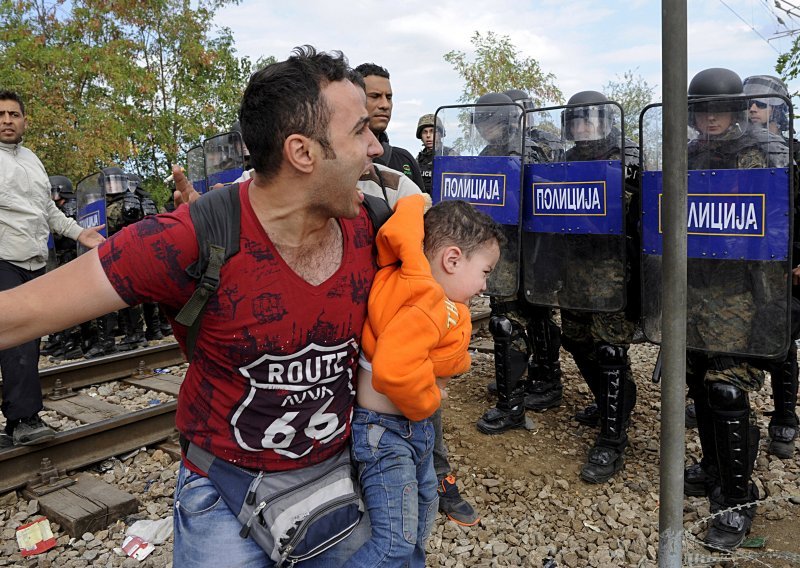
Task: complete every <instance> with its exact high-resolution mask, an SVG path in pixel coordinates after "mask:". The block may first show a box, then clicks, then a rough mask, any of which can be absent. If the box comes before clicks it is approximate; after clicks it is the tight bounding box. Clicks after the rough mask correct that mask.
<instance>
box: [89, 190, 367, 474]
mask: <svg viewBox="0 0 800 568" xmlns="http://www.w3.org/2000/svg"><path fill="white" fill-rule="evenodd" d="M249 184H250V182H249V181H247V182H244V183H242V184H241V189H240V196H241V202H242V215H241V237H240V252H239V254H236V255H234V256H233V257H231V258H230V259H229V260H228V262H227V263H225V265H224V266H223V268H222V271H221V277H220V286H219V290H218V291H217V294H216V296H215V297H213V298H211V299H210V300H209V302H208V304H207V306H206V310H205V312H204V315H203V321H202V325H201V331H200V334H199V335H198V338H197V344H196V347H195V352H194V360H193V362H192V364H191V365H190V367H189V370H188V372H187V374H186V378H185V379H184V381H183V385H182V386H181V390H180V394H179V396H178V411H177V419H176V421H177V426H178V430H180V432H181V433H182V434H183V435H184V436H185V437H186V438H188V439H189V440H190V441H192V442H193V443H195V444H197V445H198V446H201V447H203V448H205V449H206V450H208V451H210V452H211V453H212V454H214V455H215V456H217V457H220V458H222V459H225V460H227V461H229V462H232V463H236V464H238V465H241V466H244V467H248V468H253V469H262V470H267V471H279V470H288V469H296V468H299V467H303V466H305V465H309V464H313V463H318V462H320V461H323V460H325V459H327V458H328V457H331V456H332V455H334V454H335V453H337V452H338V451H340V450H341V449H342V448H343V447H344V444H345V442H346V441H347V438H348V437H349V435H350V418H351V414H352V406H353V399H354V394H355V390H354V385H355V383H354V373H355V370H356V365H357V361H358V347H359V343H360V340H361V330H362V327H363V325H364V319H365V317H366V310H367V298H368V296H369V290H370V286H371V285H372V278H373V276H374V275H375V264H374V258H373V248H372V243H373V229H372V225H371V223H370V220H369V217H368V215H367V213H366V211H365V210H364V209H363V208H362V211H361V215H360V216H359V217H358V218H356V219H342V220H340V226H341V228H342V234H343V239H344V252H343V256H342V264H341V266H340V267H339V269H338V270H337V271H336V273H334V274H333V276H331V277H330V278H329V279H328V280H327V281H325V282H323V283H322V284H320V285H319V286H312V285H310V284H309V283H308V282H306V281H305V280H303V279H302V278H300V277H299V276H298V275H297V274H295V273H294V272H293V271H292V270H291V269H290V268H289V267H288V266H287V265H286V264H285V263H284V261H283V259H282V258H281V257H280V255H279V254H278V252H277V251H276V249H275V247H274V246H273V245H272V243H271V242H270V240H269V237H268V236H267V234H266V232H265V231H264V228H263V227H262V226H261V224H260V223H259V221H258V219H257V218H256V215H255V213H254V211H253V208H252V206H251V204H250V200H249V198H248V189H249ZM99 253H100V260H101V262H102V265H103V269H104V270H105V272H106V275H107V276H108V279H109V280H110V282H111V284H112V285H113V286H114V289H115V290H116V291H117V293H118V294H119V295H120V296H121V297H122V299H123V300H125V301H126V302H128V303H129V304H136V303H140V302H159V303H161V304H162V305H163V306H165V308H166V313H167V315H168V316H174V315H176V314H177V312H178V311H179V310H180V308H181V307H182V306H183V305H184V304H185V303H186V301H187V300H188V299H189V297H190V296H191V294H192V292H193V291H194V289H195V285H196V282H195V281H194V280H193V279H191V278H190V277H189V276H188V275H187V274H186V271H185V270H186V267H187V266H189V265H190V264H192V263H193V262H194V261H195V260H196V259H197V256H198V249H197V240H196V237H195V233H194V227H193V225H192V220H191V217H190V215H189V208H188V207H183V206H182V207H179V208H178V209H177V210H176V211H175V212H174V213H171V214H164V215H158V216H155V217H147V218H145V219H143V220H142V221H139V222H138V223H136V224H134V225H132V226H130V227H127V228H125V229H124V230H122V231H120V232H119V233H117V234H116V235H114V236H113V237H112V238H110V239H109V240H108V241H106V242H105V243H103V244H102V245H101V246H100V247H99ZM173 327H174V330H175V337H176V338H177V340H178V342H179V344H180V345H181V347H182V348H184V347H185V340H186V328H185V327H183V326H181V325H179V324H176V323H175V322H174V321H173Z"/></svg>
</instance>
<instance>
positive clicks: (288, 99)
mask: <svg viewBox="0 0 800 568" xmlns="http://www.w3.org/2000/svg"><path fill="white" fill-rule="evenodd" d="M345 80H349V81H354V73H353V70H352V69H350V67H349V66H348V64H347V59H346V58H345V56H344V55H343V54H342V52H340V51H334V52H331V53H324V52H319V53H318V52H317V50H316V49H314V48H313V47H312V46H310V45H304V46H302V47H296V48H294V50H292V55H291V56H290V57H289V58H288V59H287V60H286V61H281V62H279V63H273V64H271V65H267V66H266V67H264V68H263V69H260V70H259V71H256V72H255V73H253V75H252V76H251V77H250V82H249V83H248V84H247V88H246V89H245V91H244V96H243V97H242V106H241V108H240V109H239V122H240V123H241V127H242V138H243V139H244V143H245V145H246V146H247V149H248V150H249V151H250V164H251V165H252V167H253V168H254V169H255V170H256V171H257V172H258V173H259V174H261V175H263V176H264V177H265V178H267V179H269V178H271V177H273V176H274V175H275V174H277V172H278V170H279V168H280V166H281V161H282V159H283V143H284V141H285V140H286V138H288V137H289V136H291V135H292V134H302V135H303V136H307V137H308V138H311V139H312V140H316V141H317V142H319V143H320V145H321V146H322V147H323V149H324V150H325V157H326V158H328V159H333V158H335V157H336V154H335V153H334V151H333V148H332V147H331V145H330V142H329V140H328V124H329V122H330V118H331V112H332V109H331V108H330V107H329V106H328V103H327V101H326V100H325V98H324V97H323V96H322V89H323V88H324V87H326V86H327V85H328V84H330V83H333V82H336V81H345Z"/></svg>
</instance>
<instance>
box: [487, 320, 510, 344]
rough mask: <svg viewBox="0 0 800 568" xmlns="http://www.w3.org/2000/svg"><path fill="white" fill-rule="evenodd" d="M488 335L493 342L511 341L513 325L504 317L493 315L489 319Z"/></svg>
mask: <svg viewBox="0 0 800 568" xmlns="http://www.w3.org/2000/svg"><path fill="white" fill-rule="evenodd" d="M489 333H491V334H492V337H493V338H494V339H495V340H497V339H500V340H501V341H502V340H506V341H511V338H512V337H513V335H514V325H513V323H512V322H511V320H510V319H508V317H506V316H505V315H493V316H492V317H491V318H489Z"/></svg>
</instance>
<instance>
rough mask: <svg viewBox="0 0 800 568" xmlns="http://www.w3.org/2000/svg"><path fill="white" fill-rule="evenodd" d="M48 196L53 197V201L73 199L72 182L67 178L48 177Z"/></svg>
mask: <svg viewBox="0 0 800 568" xmlns="http://www.w3.org/2000/svg"><path fill="white" fill-rule="evenodd" d="M50 195H51V196H52V197H53V201H58V200H59V199H72V198H74V197H75V192H74V191H73V189H72V182H71V181H70V180H69V178H68V177H67V176H50Z"/></svg>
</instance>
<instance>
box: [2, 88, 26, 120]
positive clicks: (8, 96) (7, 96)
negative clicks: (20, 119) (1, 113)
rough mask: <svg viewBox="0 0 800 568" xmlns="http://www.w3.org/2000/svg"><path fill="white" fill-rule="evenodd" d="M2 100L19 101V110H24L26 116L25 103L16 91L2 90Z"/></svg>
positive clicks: (23, 113)
mask: <svg viewBox="0 0 800 568" xmlns="http://www.w3.org/2000/svg"><path fill="white" fill-rule="evenodd" d="M0 101H17V102H18V103H19V110H21V111H22V116H25V103H23V102H22V99H21V98H20V97H19V95H18V94H17V93H15V92H14V91H0Z"/></svg>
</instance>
